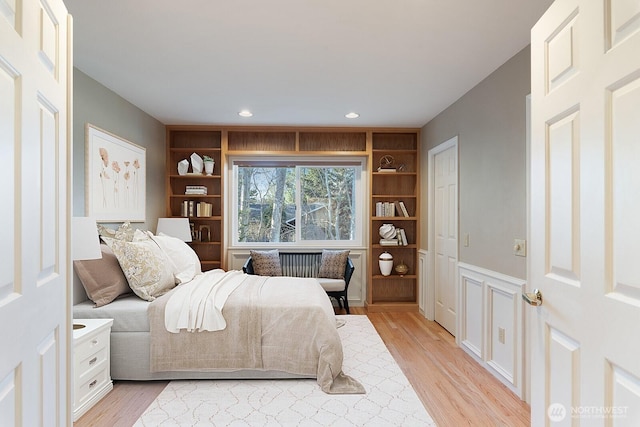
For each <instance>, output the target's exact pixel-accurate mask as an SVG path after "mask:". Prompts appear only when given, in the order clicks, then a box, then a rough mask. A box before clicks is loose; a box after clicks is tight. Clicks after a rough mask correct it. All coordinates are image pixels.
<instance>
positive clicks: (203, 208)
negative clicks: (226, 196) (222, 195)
mask: <svg viewBox="0 0 640 427" xmlns="http://www.w3.org/2000/svg"><path fill="white" fill-rule="evenodd" d="M212 211H213V205H212V204H211V203H207V202H198V205H197V206H196V216H198V217H207V216H211V213H212Z"/></svg>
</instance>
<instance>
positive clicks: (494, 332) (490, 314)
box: [457, 263, 525, 398]
mask: <svg viewBox="0 0 640 427" xmlns="http://www.w3.org/2000/svg"><path fill="white" fill-rule="evenodd" d="M458 284H459V293H458V295H459V301H458V305H459V314H458V322H459V323H458V325H459V327H458V331H459V333H458V337H457V341H458V345H459V346H460V347H461V348H462V349H463V350H464V351H466V352H467V353H468V354H470V355H471V356H472V357H473V358H474V359H476V360H477V361H478V363H480V364H481V365H482V366H484V367H485V368H486V369H487V370H488V371H489V372H491V373H492V374H493V375H494V376H495V377H496V378H498V379H499V380H500V381H502V382H503V383H504V384H505V385H506V386H507V387H509V389H511V390H512V391H513V392H514V393H516V394H517V395H518V396H519V397H520V398H522V397H523V396H524V394H523V393H524V384H523V382H524V368H525V366H524V359H523V355H524V352H523V345H524V322H523V302H522V298H521V295H522V290H523V287H524V285H525V281H524V280H523V279H517V278H514V277H510V276H506V275H504V274H501V273H497V272H494V271H491V270H487V269H484V268H481V267H476V266H473V265H469V264H464V263H459V264H458Z"/></svg>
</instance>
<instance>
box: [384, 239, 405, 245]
mask: <svg viewBox="0 0 640 427" xmlns="http://www.w3.org/2000/svg"><path fill="white" fill-rule="evenodd" d="M399 244H400V243H399V242H398V239H380V246H398V245H399Z"/></svg>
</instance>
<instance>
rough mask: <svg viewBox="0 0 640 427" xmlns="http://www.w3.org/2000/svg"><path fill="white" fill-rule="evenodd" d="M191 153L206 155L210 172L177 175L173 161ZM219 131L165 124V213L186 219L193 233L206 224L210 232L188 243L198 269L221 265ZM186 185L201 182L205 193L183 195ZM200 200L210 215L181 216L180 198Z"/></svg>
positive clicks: (208, 268)
mask: <svg viewBox="0 0 640 427" xmlns="http://www.w3.org/2000/svg"><path fill="white" fill-rule="evenodd" d="M191 153H197V154H199V155H200V156H203V155H208V156H211V157H213V159H214V161H215V170H214V173H215V174H214V175H204V174H193V173H187V174H186V175H179V174H178V173H177V172H178V171H177V164H178V162H179V161H181V160H183V159H185V158H186V159H187V160H189V161H190V158H189V157H190V155H191ZM223 160H224V156H223V155H222V131H221V130H220V129H205V128H200V127H192V128H189V127H184V126H168V127H167V168H166V177H167V179H166V189H167V190H166V194H167V196H166V202H167V203H166V206H167V215H168V216H170V217H174V218H188V219H189V222H190V223H192V224H193V229H194V231H195V232H196V233H197V232H199V230H200V228H199V227H205V226H206V227H207V228H208V229H209V233H210V234H211V239H212V240H211V241H208V242H201V241H197V240H195V241H193V242H190V245H191V247H192V248H193V250H194V251H195V252H196V254H198V257H199V258H200V264H201V266H202V270H203V271H206V270H211V269H213V268H221V266H222V265H223V262H222V260H223V257H222V242H221V237H222V236H223V230H222V227H223V219H224V218H223V212H224V210H223V206H222V203H223V201H222V196H221V195H222V181H223V180H222V176H221V175H220V172H219V171H221V170H222V166H223V164H222V162H223ZM188 185H203V186H206V187H207V193H208V194H184V192H185V189H186V186H188ZM185 200H200V201H203V202H204V201H206V202H210V203H211V204H212V210H213V214H214V215H212V216H190V217H184V216H182V215H181V213H182V212H181V208H182V201H185Z"/></svg>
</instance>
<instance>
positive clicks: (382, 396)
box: [135, 315, 435, 427]
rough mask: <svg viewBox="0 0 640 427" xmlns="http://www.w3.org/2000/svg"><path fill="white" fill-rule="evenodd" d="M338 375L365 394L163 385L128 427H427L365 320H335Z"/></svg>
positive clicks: (287, 383) (292, 385) (313, 388)
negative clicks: (338, 341)
mask: <svg viewBox="0 0 640 427" xmlns="http://www.w3.org/2000/svg"><path fill="white" fill-rule="evenodd" d="M337 317H338V318H339V319H343V320H345V325H344V326H342V327H341V328H339V329H338V331H339V332H340V337H341V339H342V342H343V348H344V359H345V360H344V363H343V371H344V372H345V373H346V374H348V375H350V376H352V377H353V378H355V379H357V380H358V381H360V382H361V383H362V385H363V386H364V387H365V389H366V390H367V393H366V394H352V395H335V394H333V395H332V394H326V393H324V392H323V391H322V390H320V387H319V386H318V384H317V383H316V381H315V380H314V379H309V380H221V381H208V380H198V381H171V382H170V383H169V385H168V386H167V387H166V388H165V389H164V391H162V393H160V395H159V396H158V397H157V398H156V400H155V401H154V402H153V403H152V404H151V406H149V408H147V410H146V411H145V412H144V414H142V417H140V419H139V420H138V421H137V422H136V424H135V426H153V427H156V426H367V427H369V426H435V423H434V422H433V420H432V419H431V416H430V415H429V414H428V413H427V411H426V409H425V408H424V406H423V405H422V403H421V402H420V399H419V398H418V396H417V395H416V393H415V391H414V390H413V388H412V387H411V385H410V384H409V381H408V380H407V378H406V377H405V376H404V374H403V373H402V371H401V369H400V367H399V366H398V365H397V364H396V362H395V360H394V359H393V357H392V356H391V354H390V353H389V351H388V350H387V347H386V346H385V345H384V343H383V342H382V339H381V338H380V336H379V335H378V333H377V332H376V330H375V328H374V327H373V325H372V324H371V322H370V321H369V319H368V318H367V316H353V315H351V316H345V315H342V316H337Z"/></svg>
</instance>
